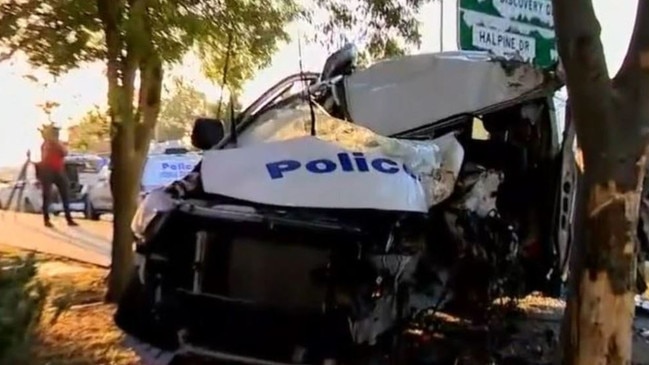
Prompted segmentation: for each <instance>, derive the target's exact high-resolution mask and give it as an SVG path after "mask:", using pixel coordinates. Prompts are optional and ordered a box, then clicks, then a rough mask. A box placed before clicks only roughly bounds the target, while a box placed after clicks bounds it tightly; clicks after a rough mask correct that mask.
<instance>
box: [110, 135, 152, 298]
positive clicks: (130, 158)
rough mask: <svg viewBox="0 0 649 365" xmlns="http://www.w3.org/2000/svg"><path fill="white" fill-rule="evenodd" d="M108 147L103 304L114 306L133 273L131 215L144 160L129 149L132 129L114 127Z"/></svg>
mask: <svg viewBox="0 0 649 365" xmlns="http://www.w3.org/2000/svg"><path fill="white" fill-rule="evenodd" d="M115 129H116V133H115V135H114V137H113V140H112V143H111V158H112V159H114V160H113V161H114V162H113V171H112V173H111V181H110V187H111V192H112V195H113V217H114V218H113V242H112V251H111V263H112V264H111V271H110V276H109V281H108V292H107V294H106V301H108V302H113V303H114V302H117V301H118V300H119V298H120V297H121V294H122V293H123V292H124V289H125V288H126V286H127V285H128V283H129V280H130V279H131V273H132V270H133V234H132V232H131V219H132V217H133V215H134V214H135V209H136V207H137V199H138V192H139V189H138V187H139V181H140V175H141V166H142V163H141V162H140V161H142V160H143V159H144V156H140V155H138V153H137V151H135V149H134V148H133V147H132V146H133V139H134V133H133V129H134V125H133V124H132V123H124V124H121V125H118V126H115Z"/></svg>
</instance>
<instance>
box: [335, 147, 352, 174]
mask: <svg viewBox="0 0 649 365" xmlns="http://www.w3.org/2000/svg"><path fill="white" fill-rule="evenodd" d="M338 161H340V167H341V168H342V170H343V171H345V172H350V171H354V165H352V160H351V159H350V158H349V155H348V154H346V153H344V152H343V153H339V154H338Z"/></svg>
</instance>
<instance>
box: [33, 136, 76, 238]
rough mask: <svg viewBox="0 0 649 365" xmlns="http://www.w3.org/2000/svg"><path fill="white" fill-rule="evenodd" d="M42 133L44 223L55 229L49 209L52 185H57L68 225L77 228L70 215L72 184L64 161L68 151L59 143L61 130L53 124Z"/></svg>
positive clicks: (40, 169) (41, 178) (41, 169)
mask: <svg viewBox="0 0 649 365" xmlns="http://www.w3.org/2000/svg"><path fill="white" fill-rule="evenodd" d="M40 132H41V135H42V136H43V144H42V145H41V162H40V163H39V164H38V167H37V169H38V173H37V174H38V179H39V180H40V181H41V187H42V189H43V223H44V224H45V227H48V228H51V227H53V226H52V222H51V221H50V214H49V207H50V203H51V198H52V185H55V186H56V188H57V190H58V191H59V195H60V196H61V201H62V203H63V210H64V211H65V219H66V220H67V221H68V225H69V226H76V225H77V223H76V222H75V221H74V220H73V219H72V215H71V214H70V202H69V198H70V193H69V189H70V183H69V182H68V178H67V176H66V174H65V162H64V159H65V156H66V155H67V151H66V149H65V147H64V146H63V144H62V143H61V142H60V141H59V128H56V127H55V126H54V125H52V124H49V125H44V126H43V128H42V129H40Z"/></svg>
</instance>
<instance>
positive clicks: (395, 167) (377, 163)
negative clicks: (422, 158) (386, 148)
mask: <svg viewBox="0 0 649 365" xmlns="http://www.w3.org/2000/svg"><path fill="white" fill-rule="evenodd" d="M372 167H373V168H374V170H376V171H378V172H382V173H384V174H396V173H397V172H399V164H397V163H396V162H394V161H392V160H388V159H387V158H377V159H376V160H374V161H372Z"/></svg>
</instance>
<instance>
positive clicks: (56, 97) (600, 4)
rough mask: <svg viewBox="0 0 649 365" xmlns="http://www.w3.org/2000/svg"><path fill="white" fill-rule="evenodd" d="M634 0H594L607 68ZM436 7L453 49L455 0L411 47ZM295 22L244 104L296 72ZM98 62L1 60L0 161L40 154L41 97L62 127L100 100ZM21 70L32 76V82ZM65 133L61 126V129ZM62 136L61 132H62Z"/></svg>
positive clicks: (436, 29) (623, 39) (621, 47)
mask: <svg viewBox="0 0 649 365" xmlns="http://www.w3.org/2000/svg"><path fill="white" fill-rule="evenodd" d="M637 1H638V0H623V1H620V0H593V3H594V6H595V11H596V13H597V16H598V18H599V21H600V23H601V25H602V36H601V37H602V43H603V44H604V49H605V53H606V59H607V64H608V68H609V73H610V74H614V73H615V72H616V71H617V70H618V69H619V67H620V65H621V63H622V59H623V57H624V55H625V53H626V48H627V45H628V42H629V39H630V35H631V32H632V30H633V19H634V16H635V9H636V5H637ZM440 8H443V18H444V19H443V24H444V26H443V30H442V32H441V34H442V38H443V42H442V43H443V45H442V46H443V50H445V51H449V50H456V49H457V31H456V27H457V16H456V14H457V3H456V0H443V1H439V0H438V1H436V2H434V3H431V4H428V5H426V6H425V7H424V9H423V11H422V13H421V17H420V21H421V24H422V27H421V33H422V35H423V39H422V47H421V48H420V49H418V50H416V51H415V52H437V51H439V50H440ZM300 31H302V33H304V32H305V31H306V30H303V29H299V26H298V25H294V26H292V27H291V35H292V38H293V41H292V42H290V43H288V44H283V45H282V46H281V47H280V48H279V49H278V51H277V52H276V54H275V56H274V57H273V59H272V62H271V65H270V66H269V67H268V68H266V69H264V70H261V71H260V72H258V73H257V75H256V77H255V78H254V79H252V80H251V81H249V82H248V83H247V84H246V85H245V86H244V93H243V95H242V102H243V104H244V105H246V104H247V103H249V102H251V101H252V100H254V99H255V98H256V97H257V96H258V95H260V94H261V93H262V92H263V91H265V90H266V89H267V88H268V87H270V86H272V85H273V84H274V83H275V82H277V81H279V80H280V79H282V78H283V77H285V76H287V75H289V74H292V73H296V72H299V66H298V43H297V41H296V39H297V36H298V34H300ZM327 55H328V52H327V51H326V50H325V49H323V48H322V47H320V46H318V45H315V44H305V43H304V42H302V62H303V67H304V70H305V71H320V69H321V67H322V64H323V63H324V60H325V58H326V57H327ZM103 70H104V67H103V65H102V64H91V65H86V66H85V67H83V68H82V69H78V70H74V71H72V72H70V73H68V74H66V75H64V76H62V77H60V78H59V79H57V80H54V79H52V77H51V76H49V75H48V74H47V73H46V72H44V71H42V70H33V69H32V68H31V67H30V66H29V65H28V64H27V62H26V61H25V59H24V58H21V57H17V58H15V59H13V60H11V61H7V62H4V63H0V110H2V114H0V115H1V116H0V166H8V165H17V164H20V163H22V162H23V161H24V160H25V154H26V151H27V150H28V149H32V150H33V151H34V153H33V155H34V157H35V158H38V152H37V150H38V148H37V147H38V145H39V137H40V136H39V133H38V131H37V128H38V126H40V125H42V124H43V123H46V122H48V118H47V117H46V115H45V114H44V113H43V112H42V110H41V109H40V108H39V107H38V105H39V104H42V103H43V102H44V101H47V100H52V101H56V102H58V103H60V105H61V106H60V107H59V108H57V109H56V110H55V111H54V113H53V114H52V115H51V118H52V121H53V122H55V123H56V124H58V125H60V126H62V127H66V126H69V125H71V124H73V123H74V121H75V120H78V119H79V118H80V117H81V116H82V115H83V114H84V113H85V112H86V111H87V110H89V109H90V108H92V107H93V105H104V104H105V100H106V92H107V89H106V79H105V75H104V71H103ZM174 73H175V74H179V75H182V76H184V77H186V78H188V79H189V80H192V81H193V83H194V85H196V86H197V87H198V88H199V89H200V90H201V91H203V92H204V93H205V94H206V95H207V97H208V99H211V100H217V98H218V95H219V94H218V88H217V87H216V86H215V84H213V83H211V82H210V81H208V80H206V79H205V78H204V77H202V74H201V71H200V62H199V60H198V59H196V58H195V57H187V58H186V59H185V61H184V62H183V66H182V67H180V68H178V69H175V70H174ZM24 75H33V76H36V77H37V79H38V81H37V82H35V81H33V80H30V79H28V78H25V77H24ZM62 132H63V131H62ZM63 137H64V138H65V134H64V133H63Z"/></svg>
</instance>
